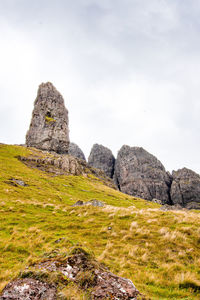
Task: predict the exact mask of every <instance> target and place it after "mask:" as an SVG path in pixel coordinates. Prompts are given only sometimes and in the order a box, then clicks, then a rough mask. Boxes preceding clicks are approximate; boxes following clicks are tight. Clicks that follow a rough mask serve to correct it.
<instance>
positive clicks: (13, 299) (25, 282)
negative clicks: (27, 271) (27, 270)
mask: <svg viewBox="0 0 200 300" xmlns="http://www.w3.org/2000/svg"><path fill="white" fill-rule="evenodd" d="M42 299H43V300H45V299H48V300H55V299H57V298H56V286H55V285H49V284H48V283H46V282H42V281H39V280H36V279H33V278H24V279H16V280H14V281H12V282H10V283H8V284H7V285H6V287H5V288H4V289H3V291H2V294H1V296H0V300H42Z"/></svg>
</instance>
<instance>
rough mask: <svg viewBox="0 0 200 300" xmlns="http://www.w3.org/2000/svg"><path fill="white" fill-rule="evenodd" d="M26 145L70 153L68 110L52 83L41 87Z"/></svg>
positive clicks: (43, 84)
mask: <svg viewBox="0 0 200 300" xmlns="http://www.w3.org/2000/svg"><path fill="white" fill-rule="evenodd" d="M26 145H27V146H28V147H35V148H38V149H41V150H47V151H55V152H57V153H68V149H69V128H68V110H67V109H66V108H65V104H64V99H63V97H62V95H61V94H60V93H59V92H58V91H57V90H56V88H55V87H54V86H53V84H52V83H51V82H47V83H42V84H41V85H40V86H39V89H38V94H37V98H36V100H35V102H34V109H33V113H32V119H31V124H30V128H29V130H28V132H27V134H26Z"/></svg>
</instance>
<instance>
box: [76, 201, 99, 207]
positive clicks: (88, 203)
mask: <svg viewBox="0 0 200 300" xmlns="http://www.w3.org/2000/svg"><path fill="white" fill-rule="evenodd" d="M83 205H91V206H95V207H103V206H104V203H103V202H101V201H99V200H96V199H92V200H90V201H87V202H83V201H82V200H78V201H77V202H76V203H75V204H73V205H72V206H83Z"/></svg>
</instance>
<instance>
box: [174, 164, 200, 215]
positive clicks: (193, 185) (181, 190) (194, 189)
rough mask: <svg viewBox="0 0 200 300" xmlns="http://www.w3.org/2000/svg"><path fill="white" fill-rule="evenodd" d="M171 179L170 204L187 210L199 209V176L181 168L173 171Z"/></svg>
mask: <svg viewBox="0 0 200 300" xmlns="http://www.w3.org/2000/svg"><path fill="white" fill-rule="evenodd" d="M172 177H173V181H172V185H171V199H172V202H173V203H174V204H180V205H181V206H183V207H186V208H188V209H191V208H198V207H200V175H198V174H197V173H195V172H194V171H192V170H190V169H187V168H183V169H179V170H178V171H173V172H172ZM192 203H193V204H192ZM195 203H196V204H195Z"/></svg>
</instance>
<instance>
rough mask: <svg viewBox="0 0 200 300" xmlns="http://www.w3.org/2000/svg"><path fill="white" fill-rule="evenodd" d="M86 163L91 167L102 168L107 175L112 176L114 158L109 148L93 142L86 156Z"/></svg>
mask: <svg viewBox="0 0 200 300" xmlns="http://www.w3.org/2000/svg"><path fill="white" fill-rule="evenodd" d="M88 164H89V165H90V166H92V167H93V168H96V169H100V170H102V171H103V172H104V173H105V174H106V175H107V176H108V177H110V178H112V177H113V174H114V165H115V158H114V156H113V154H112V152H111V150H110V149H108V148H106V147H104V146H102V145H99V144H94V145H93V147H92V150H91V152H90V156H89V158H88Z"/></svg>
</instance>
